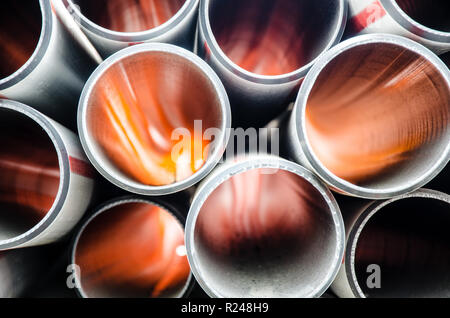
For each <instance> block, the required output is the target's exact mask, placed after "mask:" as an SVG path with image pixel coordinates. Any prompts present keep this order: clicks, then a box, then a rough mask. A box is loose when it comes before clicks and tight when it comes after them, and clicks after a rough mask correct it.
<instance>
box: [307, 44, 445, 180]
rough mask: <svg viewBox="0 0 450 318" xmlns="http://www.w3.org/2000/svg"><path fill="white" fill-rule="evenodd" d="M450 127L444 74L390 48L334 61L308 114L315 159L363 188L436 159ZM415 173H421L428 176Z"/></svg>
mask: <svg viewBox="0 0 450 318" xmlns="http://www.w3.org/2000/svg"><path fill="white" fill-rule="evenodd" d="M449 120H450V93H449V90H448V86H447V84H446V82H445V80H443V78H442V75H441V74H440V73H439V72H438V70H437V69H436V68H435V67H434V66H433V65H432V64H431V63H430V62H428V61H427V60H425V59H424V58H423V57H421V56H418V55H417V54H415V53H413V52H410V51H407V50H405V49H403V48H400V47H397V46H394V45H387V44H377V45H375V44H373V45H370V46H363V47H358V48H354V49H352V50H351V51H347V52H345V53H343V54H341V55H340V56H338V57H337V58H335V60H333V61H332V62H331V63H330V64H329V65H328V66H327V67H326V68H325V69H324V70H323V71H322V73H321V74H320V76H319V78H318V80H317V82H316V84H315V86H314V88H313V90H312V92H311V94H310V96H309V99H308V103H307V107H306V129H307V137H308V139H309V142H310V144H311V146H312V148H313V151H314V153H315V154H316V156H317V157H318V159H319V160H320V161H321V163H322V164H323V165H325V167H326V168H328V170H330V171H331V172H332V173H333V174H335V175H336V176H338V177H340V178H342V179H344V180H347V181H349V182H351V183H354V184H358V185H368V184H372V183H374V182H377V180H383V178H385V177H386V176H387V175H388V174H391V175H392V173H395V172H396V171H397V172H399V171H402V169H403V168H404V167H406V165H407V164H415V161H414V159H415V158H421V156H422V155H423V154H425V153H426V152H427V151H429V153H432V149H433V148H432V147H443V145H444V144H445V143H448V139H447V140H446V138H445V136H446V133H447V132H448V127H449ZM428 157H430V154H429V155H428ZM416 167H417V168H416V169H415V170H413V171H414V172H415V173H416V172H417V173H419V172H420V171H422V170H420V169H427V168H428V166H421V167H419V165H416Z"/></svg>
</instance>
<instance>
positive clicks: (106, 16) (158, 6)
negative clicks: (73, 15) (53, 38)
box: [73, 0, 186, 32]
mask: <svg viewBox="0 0 450 318" xmlns="http://www.w3.org/2000/svg"><path fill="white" fill-rule="evenodd" d="M185 2H186V0H139V1H135V0H96V1H91V0H89V1H88V0H74V1H73V3H74V4H76V5H78V6H79V8H80V12H81V13H82V14H83V15H84V16H85V17H86V18H88V19H89V20H91V21H92V22H93V23H95V24H97V25H99V26H101V27H103V28H105V29H108V30H112V31H117V32H141V31H147V30H151V29H153V28H156V27H158V26H160V25H162V24H164V23H165V22H167V21H168V20H170V19H171V18H172V17H173V16H174V15H175V14H176V13H177V12H178V11H179V10H180V9H181V7H182V6H183V5H184V3H185Z"/></svg>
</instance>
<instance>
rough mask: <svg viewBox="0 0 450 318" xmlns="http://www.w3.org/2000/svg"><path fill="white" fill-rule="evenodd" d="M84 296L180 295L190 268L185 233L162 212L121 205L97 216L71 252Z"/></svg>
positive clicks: (147, 206) (156, 208)
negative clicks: (185, 245)
mask: <svg viewBox="0 0 450 318" xmlns="http://www.w3.org/2000/svg"><path fill="white" fill-rule="evenodd" d="M74 262H75V264H77V265H78V266H79V267H80V276H79V279H80V283H81V291H82V293H83V296H85V297H92V298H97V297H121V298H122V297H131V298H136V297H139V298H147V297H151V298H157V297H164V298H166V297H181V296H183V294H184V292H185V289H186V285H187V284H188V281H189V276H190V269H189V263H188V261H187V257H186V252H185V247H184V230H183V227H182V225H181V224H180V222H179V221H178V220H177V218H176V217H175V216H174V215H173V214H171V213H170V212H168V211H166V210H165V209H163V208H161V207H159V206H157V205H154V204H152V203H146V202H125V203H119V204H117V205H115V206H113V207H109V208H107V209H105V210H103V211H102V212H101V213H99V214H97V215H96V216H95V217H94V218H93V219H91V220H90V221H89V222H88V224H87V225H86V226H85V227H84V228H83V229H82V231H81V233H80V234H79V237H78V240H77V242H76V245H75V250H74Z"/></svg>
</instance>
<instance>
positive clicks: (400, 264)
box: [331, 189, 450, 298]
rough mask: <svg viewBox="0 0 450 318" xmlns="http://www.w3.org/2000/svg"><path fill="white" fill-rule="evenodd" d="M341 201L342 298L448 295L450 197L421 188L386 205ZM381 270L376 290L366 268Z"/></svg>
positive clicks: (336, 286) (338, 290)
mask: <svg viewBox="0 0 450 318" xmlns="http://www.w3.org/2000/svg"><path fill="white" fill-rule="evenodd" d="M354 200H355V199H351V200H350V199H348V198H347V199H346V198H343V200H342V201H341V200H338V201H339V203H340V206H341V208H342V213H343V216H344V221H345V225H346V233H347V241H346V247H345V258H344V263H343V264H342V267H341V269H340V271H339V274H338V275H337V277H336V280H335V281H334V282H333V285H332V287H331V288H332V290H333V292H334V293H335V294H336V295H338V296H339V297H363V298H365V297H383V298H385V297H400V298H405V297H445V298H448V297H449V296H450V276H449V273H448V269H449V268H450V237H449V234H448V224H449V223H450V196H449V195H448V194H445V193H441V192H437V191H434V190H427V189H421V190H417V191H415V192H412V193H409V194H405V195H402V196H399V197H395V198H393V199H390V200H386V201H372V202H368V201H360V202H357V201H354ZM370 265H372V266H373V265H377V266H379V272H378V275H379V282H380V284H379V286H378V287H377V288H374V287H375V286H372V285H371V284H367V281H369V283H371V282H373V281H372V280H371V279H370V278H369V276H370V275H371V274H373V272H372V271H368V266H370Z"/></svg>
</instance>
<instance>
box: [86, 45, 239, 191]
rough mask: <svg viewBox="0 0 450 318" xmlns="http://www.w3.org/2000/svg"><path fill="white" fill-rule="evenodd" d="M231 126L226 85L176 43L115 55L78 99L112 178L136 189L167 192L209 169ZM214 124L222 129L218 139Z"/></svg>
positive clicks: (89, 145)
mask: <svg viewBox="0 0 450 318" xmlns="http://www.w3.org/2000/svg"><path fill="white" fill-rule="evenodd" d="M196 121H201V122H198V124H197V125H196ZM230 123H231V116H230V108H229V102H228V98H227V95H226V93H225V89H224V88H223V86H222V84H221V82H220V80H219V78H218V77H217V76H216V75H215V73H214V72H213V71H212V70H211V69H210V67H209V66H208V65H207V64H206V63H205V62H204V61H203V60H201V59H200V58H198V57H197V56H195V55H194V54H193V53H191V52H189V51H187V50H185V49H182V48H179V47H176V46H173V45H169V44H162V43H147V44H140V45H136V46H133V47H130V48H127V49H124V50H122V51H120V52H118V53H116V54H114V55H113V56H111V57H110V58H108V59H107V60H106V61H105V62H104V63H102V64H101V65H100V67H99V68H98V69H97V70H96V71H95V72H94V73H93V75H92V76H91V78H90V79H89V81H88V82H87V84H86V86H85V88H84V90H83V94H82V96H81V99H80V106H79V121H78V125H79V129H78V130H79V132H80V137H81V142H82V144H83V147H84V149H85V150H86V153H87V155H88V157H89V158H90V159H91V162H92V163H93V164H94V166H95V167H96V168H97V170H98V171H100V173H101V174H102V175H103V176H104V177H106V179H108V180H109V181H111V182H112V183H114V184H115V185H117V186H119V187H121V188H123V189H125V190H128V191H131V192H134V193H138V194H145V195H161V194H169V193H174V192H178V191H181V190H184V189H186V188H188V187H190V186H192V185H193V184H195V183H197V182H198V181H199V180H201V179H202V178H203V177H205V176H206V175H207V174H208V173H209V172H210V171H211V169H212V168H213V167H214V166H215V165H216V163H217V162H218V161H219V160H220V158H221V156H222V154H223V152H224V150H225V147H226V145H227V141H228V132H227V128H229V127H230V125H231V124H230ZM210 128H211V129H214V130H215V131H216V132H218V135H215V136H214V138H215V139H214V142H213V143H210V142H211V141H208V140H207V136H206V134H207V131H208V129H210ZM177 132H179V133H182V134H183V136H182V137H183V138H182V139H181V138H179V136H177ZM174 134H175V135H174ZM187 134H189V136H187ZM185 135H186V136H185ZM184 137H186V138H184ZM180 139H181V141H180ZM180 146H182V147H180ZM179 148H180V149H179ZM177 149H178V150H177Z"/></svg>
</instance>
